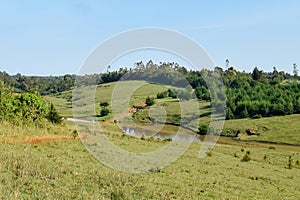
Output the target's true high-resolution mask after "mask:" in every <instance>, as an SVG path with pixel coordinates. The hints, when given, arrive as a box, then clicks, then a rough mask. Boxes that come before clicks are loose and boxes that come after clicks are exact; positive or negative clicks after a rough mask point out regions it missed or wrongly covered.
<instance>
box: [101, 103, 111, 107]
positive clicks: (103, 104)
mask: <svg viewBox="0 0 300 200" xmlns="http://www.w3.org/2000/svg"><path fill="white" fill-rule="evenodd" d="M108 105H109V103H108V102H101V103H100V106H101V107H107V106H108Z"/></svg>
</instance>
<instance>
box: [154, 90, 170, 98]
mask: <svg viewBox="0 0 300 200" xmlns="http://www.w3.org/2000/svg"><path fill="white" fill-rule="evenodd" d="M166 97H168V93H167V92H159V93H157V94H156V98H157V99H163V98H166Z"/></svg>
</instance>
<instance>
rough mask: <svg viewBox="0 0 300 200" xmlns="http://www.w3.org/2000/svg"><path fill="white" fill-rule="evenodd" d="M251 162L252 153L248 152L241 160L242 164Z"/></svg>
mask: <svg viewBox="0 0 300 200" xmlns="http://www.w3.org/2000/svg"><path fill="white" fill-rule="evenodd" d="M250 160H251V157H250V151H246V153H245V155H244V156H243V158H242V159H241V161H242V162H249V161H250Z"/></svg>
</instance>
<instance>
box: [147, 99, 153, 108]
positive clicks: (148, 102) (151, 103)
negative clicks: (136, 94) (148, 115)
mask: <svg viewBox="0 0 300 200" xmlns="http://www.w3.org/2000/svg"><path fill="white" fill-rule="evenodd" d="M153 104H154V98H153V97H147V98H146V105H147V106H152V105H153Z"/></svg>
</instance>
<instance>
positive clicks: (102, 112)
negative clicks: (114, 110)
mask: <svg viewBox="0 0 300 200" xmlns="http://www.w3.org/2000/svg"><path fill="white" fill-rule="evenodd" d="M108 114H109V110H108V109H107V108H103V109H102V110H101V112H100V116H101V117H104V116H107V115H108Z"/></svg>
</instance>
